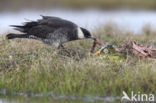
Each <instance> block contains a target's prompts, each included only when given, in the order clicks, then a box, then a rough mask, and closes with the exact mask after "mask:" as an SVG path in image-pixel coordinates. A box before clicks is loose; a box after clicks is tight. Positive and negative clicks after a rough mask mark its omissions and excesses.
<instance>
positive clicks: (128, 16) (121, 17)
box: [0, 9, 156, 33]
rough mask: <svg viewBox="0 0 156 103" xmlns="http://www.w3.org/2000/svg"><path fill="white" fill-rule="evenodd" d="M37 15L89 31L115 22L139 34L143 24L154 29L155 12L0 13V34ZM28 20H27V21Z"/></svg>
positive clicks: (34, 11) (55, 10) (56, 10)
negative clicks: (73, 24)
mask: <svg viewBox="0 0 156 103" xmlns="http://www.w3.org/2000/svg"><path fill="white" fill-rule="evenodd" d="M39 15H49V16H58V17H61V18H64V19H68V20H71V21H73V22H75V23H76V24H78V25H80V26H83V27H87V28H88V29H89V30H91V29H93V28H94V27H97V26H98V25H99V24H105V23H108V22H110V21H111V22H115V23H116V24H117V25H119V27H120V28H122V29H124V30H125V29H128V30H131V31H133V32H139V31H140V30H141V28H142V26H143V25H144V24H151V26H152V27H153V28H154V27H156V20H155V19H156V12H155V11H124V10H116V11H102V10H95V9H88V10H84V11H79V10H62V9H53V10H46V11H41V10H27V11H21V12H2V13H0V17H1V20H0V33H2V32H4V31H6V30H8V29H9V30H11V28H10V27H9V25H15V24H21V23H22V22H25V21H29V20H36V19H39V18H41V17H40V16H39ZM28 19H29V20H28Z"/></svg>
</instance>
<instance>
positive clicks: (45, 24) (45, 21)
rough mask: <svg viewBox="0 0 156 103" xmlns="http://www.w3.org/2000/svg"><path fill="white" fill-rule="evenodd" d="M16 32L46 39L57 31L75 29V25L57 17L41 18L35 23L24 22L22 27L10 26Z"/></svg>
mask: <svg viewBox="0 0 156 103" xmlns="http://www.w3.org/2000/svg"><path fill="white" fill-rule="evenodd" d="M12 26H13V27H16V28H15V29H16V30H19V31H21V32H24V33H26V34H28V35H34V36H37V37H39V38H47V37H48V35H49V34H51V35H52V34H53V32H55V31H56V30H58V29H63V28H64V29H66V30H67V29H70V30H71V29H75V28H77V25H76V24H74V23H72V22H70V21H68V20H64V19H61V18H58V17H50V16H42V19H39V20H37V21H31V22H26V23H25V24H24V25H22V26H17V25H12Z"/></svg>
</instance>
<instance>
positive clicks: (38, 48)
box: [0, 24, 156, 97]
mask: <svg viewBox="0 0 156 103" xmlns="http://www.w3.org/2000/svg"><path fill="white" fill-rule="evenodd" d="M7 33H8V32H6V33H4V34H2V36H1V41H0V78H1V79H0V90H4V89H5V90H6V91H7V93H9V94H12V93H14V92H23V93H30V94H31V93H44V94H46V93H48V92H49V91H53V92H54V93H56V94H63V95H74V96H88V95H89V96H102V97H105V96H120V95H122V91H125V92H126V93H131V91H134V92H136V93H137V92H140V93H147V94H148V93H152V94H156V87H155V85H156V62H155V60H146V59H139V58H138V57H136V56H132V55H130V54H126V55H125V56H124V57H123V60H122V61H121V62H118V61H114V60H111V59H106V58H100V56H90V55H89V50H90V48H91V46H92V43H93V41H92V40H89V39H88V40H78V41H73V42H70V43H66V44H65V48H66V49H65V50H58V49H56V48H54V47H51V46H48V45H46V44H43V43H42V42H40V41H36V40H27V39H14V40H6V39H5V35H6V34H7ZM92 33H93V35H94V36H95V37H97V39H98V40H100V41H102V42H109V43H111V44H114V45H116V46H117V47H120V46H121V45H122V44H123V43H126V42H130V41H131V40H135V41H136V42H137V43H139V44H143V45H147V44H150V42H151V41H155V40H156V35H155V33H156V32H155V31H152V30H151V29H150V28H149V27H148V26H147V27H144V28H143V30H142V32H140V33H139V34H135V33H132V32H130V31H124V30H122V29H119V28H118V27H117V26H115V25H109V24H107V25H101V26H100V27H97V28H96V29H94V30H92ZM154 46H155V42H154ZM121 57H122V56H121Z"/></svg>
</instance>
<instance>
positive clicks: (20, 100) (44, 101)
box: [0, 95, 120, 103]
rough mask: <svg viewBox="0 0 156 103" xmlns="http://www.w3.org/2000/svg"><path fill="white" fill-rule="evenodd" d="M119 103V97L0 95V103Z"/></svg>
mask: <svg viewBox="0 0 156 103" xmlns="http://www.w3.org/2000/svg"><path fill="white" fill-rule="evenodd" d="M52 102H54V103H120V98H119V97H116V98H115V97H78V96H55V97H52V96H47V97H42V96H36V97H25V96H17V95H16V96H15V95H14V96H7V95H0V103H52Z"/></svg>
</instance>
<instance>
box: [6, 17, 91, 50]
mask: <svg viewBox="0 0 156 103" xmlns="http://www.w3.org/2000/svg"><path fill="white" fill-rule="evenodd" d="M41 16H42V15H41ZM10 26H11V27H13V28H14V29H15V30H17V31H20V32H21V34H17V33H16V34H15V33H9V34H7V35H6V38H7V39H14V38H27V39H35V40H40V41H42V42H43V43H45V44H48V45H52V46H55V47H57V48H60V47H63V44H64V43H66V42H69V41H73V40H80V39H87V38H91V39H94V37H92V36H91V33H90V32H89V31H88V30H87V29H85V28H82V27H80V26H78V25H77V24H75V23H73V22H71V21H69V20H65V19H62V18H59V17H54V16H42V18H41V19H38V20H36V21H28V22H25V23H24V24H23V25H10Z"/></svg>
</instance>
